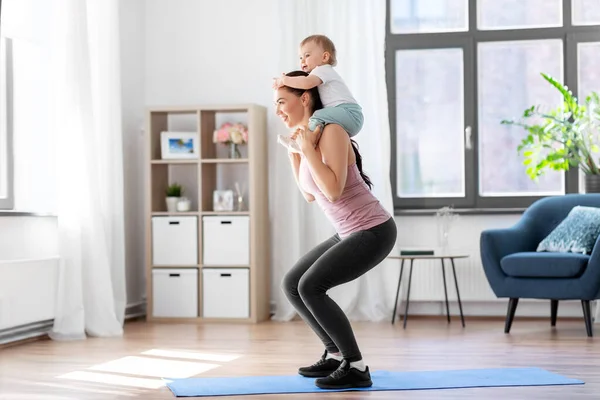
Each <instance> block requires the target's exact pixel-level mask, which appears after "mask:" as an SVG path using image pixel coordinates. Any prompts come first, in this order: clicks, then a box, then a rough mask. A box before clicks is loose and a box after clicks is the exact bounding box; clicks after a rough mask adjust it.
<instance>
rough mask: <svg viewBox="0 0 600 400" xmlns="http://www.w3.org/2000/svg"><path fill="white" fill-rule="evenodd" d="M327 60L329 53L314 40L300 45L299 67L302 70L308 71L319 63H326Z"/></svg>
mask: <svg viewBox="0 0 600 400" xmlns="http://www.w3.org/2000/svg"><path fill="white" fill-rule="evenodd" d="M328 60H329V53H327V52H326V51H324V50H323V48H322V47H321V46H319V45H318V44H316V43H315V42H308V43H306V44H305V45H304V46H302V47H300V68H301V69H302V71H304V72H310V71H312V70H313V69H315V68H316V67H318V66H319V65H323V64H326V63H327V61H328Z"/></svg>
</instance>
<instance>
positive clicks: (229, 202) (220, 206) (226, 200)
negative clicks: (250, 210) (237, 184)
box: [213, 190, 233, 211]
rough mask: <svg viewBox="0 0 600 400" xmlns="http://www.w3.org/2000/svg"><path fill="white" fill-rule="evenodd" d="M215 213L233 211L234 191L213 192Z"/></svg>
mask: <svg viewBox="0 0 600 400" xmlns="http://www.w3.org/2000/svg"><path fill="white" fill-rule="evenodd" d="M213 210H214V211H233V190H215V191H214V192H213Z"/></svg>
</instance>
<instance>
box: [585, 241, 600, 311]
mask: <svg viewBox="0 0 600 400" xmlns="http://www.w3.org/2000/svg"><path fill="white" fill-rule="evenodd" d="M581 283H582V289H583V292H584V296H583V297H585V298H586V299H588V300H592V299H597V298H600V236H599V237H598V238H597V239H596V243H595V244H594V249H593V250H592V254H591V255H590V260H589V261H588V265H587V267H586V269H585V272H584V273H583V275H581Z"/></svg>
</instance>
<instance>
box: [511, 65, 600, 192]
mask: <svg viewBox="0 0 600 400" xmlns="http://www.w3.org/2000/svg"><path fill="white" fill-rule="evenodd" d="M541 75H542V77H543V78H544V79H545V80H546V81H547V82H548V83H549V84H550V85H552V86H553V87H554V88H555V89H556V90H558V91H559V92H560V94H561V95H562V97H563V101H562V106H560V107H557V108H554V109H549V110H540V106H539V105H534V106H531V107H529V108H528V109H526V110H525V111H524V112H523V117H522V119H521V120H520V121H509V120H503V121H502V122H501V123H502V124H505V125H515V126H519V127H522V128H524V129H525V131H526V132H527V135H526V136H525V138H524V139H523V140H522V141H521V143H520V144H519V146H518V147H517V151H518V152H519V153H520V152H521V151H522V152H523V156H524V157H525V160H524V161H523V164H524V165H526V166H527V169H526V173H527V175H528V176H529V177H530V178H531V179H532V180H534V181H536V180H537V179H538V178H539V176H541V175H542V174H543V173H544V172H545V171H546V170H554V171H567V170H569V169H570V168H571V167H575V168H579V169H580V170H581V171H582V172H583V173H584V174H585V186H586V192H588V193H598V192H600V162H599V160H598V152H600V147H599V146H598V140H599V139H600V95H599V94H598V92H591V94H590V95H589V96H587V97H586V98H585V100H584V101H583V102H580V101H579V100H578V99H577V97H575V96H573V93H572V92H571V91H570V90H569V88H568V87H567V86H564V85H562V84H561V83H559V82H558V81H557V80H556V79H554V78H553V77H552V76H550V75H547V74H544V73H542V74H541ZM525 120H530V121H532V122H531V125H530V124H527V123H526V122H525Z"/></svg>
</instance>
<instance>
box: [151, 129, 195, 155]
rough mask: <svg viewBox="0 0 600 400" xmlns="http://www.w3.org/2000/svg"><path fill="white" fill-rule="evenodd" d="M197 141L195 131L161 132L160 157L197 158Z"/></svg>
mask: <svg viewBox="0 0 600 400" xmlns="http://www.w3.org/2000/svg"><path fill="white" fill-rule="evenodd" d="M199 141H200V138H199V137H198V133H197V132H167V131H165V132H161V133H160V148H161V158H162V159H163V160H190V159H198V158H199V156H200V152H199V149H200V145H199Z"/></svg>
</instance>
